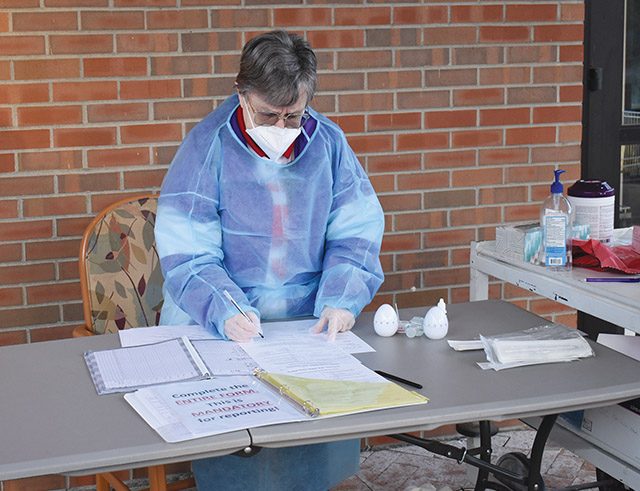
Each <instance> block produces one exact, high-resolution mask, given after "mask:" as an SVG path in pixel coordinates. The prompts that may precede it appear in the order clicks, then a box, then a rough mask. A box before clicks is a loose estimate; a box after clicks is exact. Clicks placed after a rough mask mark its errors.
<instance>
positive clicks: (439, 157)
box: [424, 149, 476, 169]
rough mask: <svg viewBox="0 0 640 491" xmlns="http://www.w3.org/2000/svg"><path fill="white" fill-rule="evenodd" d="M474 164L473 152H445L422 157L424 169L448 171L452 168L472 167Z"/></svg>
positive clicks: (431, 153) (428, 153)
mask: <svg viewBox="0 0 640 491" xmlns="http://www.w3.org/2000/svg"><path fill="white" fill-rule="evenodd" d="M475 164H476V152H475V150H458V149H456V150H453V151H451V150H445V151H442V152H427V153H426V154H425V156H424V166H425V169H450V168H454V167H472V166H474V165H475Z"/></svg>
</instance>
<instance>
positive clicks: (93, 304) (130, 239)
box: [73, 194, 195, 491]
mask: <svg viewBox="0 0 640 491" xmlns="http://www.w3.org/2000/svg"><path fill="white" fill-rule="evenodd" d="M157 208H158V196H157V195H152V194H149V195H144V196H136V197H133V198H128V199H125V200H123V201H119V202H117V203H115V204H113V205H112V206H110V207H108V208H107V209H105V210H104V211H102V212H101V213H99V214H98V215H97V216H96V217H95V218H94V219H93V221H92V222H91V223H90V224H89V226H88V227H87V229H86V230H85V233H84V235H83V237H82V242H81V244H80V264H79V266H80V283H81V287H82V302H83V307H84V319H85V325H83V326H79V327H77V328H76V329H75V330H74V332H73V335H74V337H80V336H91V335H93V334H107V333H112V332H117V331H118V330H121V329H130V328H134V327H147V326H155V325H157V323H158V320H159V319H160V311H161V309H162V285H163V283H164V279H163V276H162V271H161V269H160V260H159V258H158V252H157V250H156V241H155V234H154V226H155V223H156V210H157ZM148 473H149V485H150V488H151V489H167V490H177V489H186V488H191V487H194V486H195V481H194V479H193V478H192V477H191V478H188V479H182V480H179V481H174V482H172V483H170V484H167V476H166V468H165V466H164V465H154V466H149V467H148ZM111 487H113V488H114V489H117V490H127V489H129V488H127V486H126V485H125V484H124V482H123V481H122V480H121V479H119V478H118V477H117V476H116V475H115V474H113V473H111V472H105V473H100V474H97V475H96V490H97V491H108V490H109V489H111Z"/></svg>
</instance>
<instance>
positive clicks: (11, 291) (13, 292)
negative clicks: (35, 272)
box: [0, 287, 22, 307]
mask: <svg viewBox="0 0 640 491" xmlns="http://www.w3.org/2000/svg"><path fill="white" fill-rule="evenodd" d="M16 305H22V288H17V287H12V288H0V307H11V306H16Z"/></svg>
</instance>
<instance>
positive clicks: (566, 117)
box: [533, 106, 582, 124]
mask: <svg viewBox="0 0 640 491" xmlns="http://www.w3.org/2000/svg"><path fill="white" fill-rule="evenodd" d="M580 121H582V107H581V106H546V107H544V106H543V107H534V108H533V123H534V124H544V123H575V122H580Z"/></svg>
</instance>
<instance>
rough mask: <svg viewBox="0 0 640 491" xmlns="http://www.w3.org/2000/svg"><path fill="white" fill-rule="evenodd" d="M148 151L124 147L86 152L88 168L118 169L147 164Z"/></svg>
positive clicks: (142, 148) (143, 148) (141, 148)
mask: <svg viewBox="0 0 640 491" xmlns="http://www.w3.org/2000/svg"><path fill="white" fill-rule="evenodd" d="M149 160H150V159H149V149H148V148H146V147H124V148H110V149H104V150H103V149H100V150H87V165H88V166H89V167H120V166H130V165H147V164H149V163H150V162H149Z"/></svg>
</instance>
